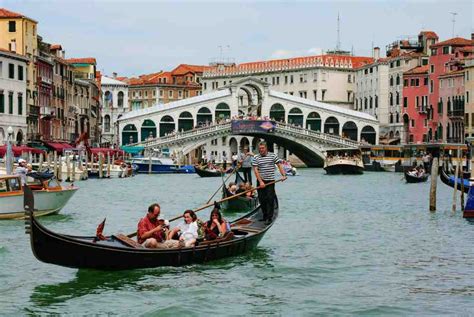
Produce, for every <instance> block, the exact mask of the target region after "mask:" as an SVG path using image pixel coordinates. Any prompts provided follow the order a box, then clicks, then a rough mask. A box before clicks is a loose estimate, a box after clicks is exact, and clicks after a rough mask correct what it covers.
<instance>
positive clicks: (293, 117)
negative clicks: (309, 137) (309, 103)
mask: <svg viewBox="0 0 474 317" xmlns="http://www.w3.org/2000/svg"><path fill="white" fill-rule="evenodd" d="M303 122H304V116H303V111H301V109H300V108H297V107H294V108H291V109H290V111H289V112H288V123H289V124H294V125H296V126H298V127H303Z"/></svg>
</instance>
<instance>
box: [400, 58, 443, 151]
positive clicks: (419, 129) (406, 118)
mask: <svg viewBox="0 0 474 317" xmlns="http://www.w3.org/2000/svg"><path fill="white" fill-rule="evenodd" d="M428 68H429V66H428V65H424V66H418V67H415V68H412V69H410V70H409V71H407V72H405V73H404V74H403V107H402V114H403V122H404V124H405V131H407V135H408V139H407V140H406V141H407V143H421V142H427V141H428V140H431V139H433V132H434V131H435V130H436V124H435V123H433V120H431V119H432V116H433V113H434V109H433V106H431V105H429V103H428V95H429V89H428V86H429V85H428Z"/></svg>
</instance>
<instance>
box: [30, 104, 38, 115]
mask: <svg viewBox="0 0 474 317" xmlns="http://www.w3.org/2000/svg"><path fill="white" fill-rule="evenodd" d="M39 114H40V110H39V107H37V106H29V107H28V116H39Z"/></svg>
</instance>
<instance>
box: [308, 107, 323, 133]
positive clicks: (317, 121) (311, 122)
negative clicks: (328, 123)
mask: <svg viewBox="0 0 474 317" xmlns="http://www.w3.org/2000/svg"><path fill="white" fill-rule="evenodd" d="M306 129H309V130H313V131H319V132H320V131H321V116H320V115H319V113H317V112H314V111H313V112H311V113H310V114H309V115H308V116H307V117H306Z"/></svg>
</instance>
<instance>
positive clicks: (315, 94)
mask: <svg viewBox="0 0 474 317" xmlns="http://www.w3.org/2000/svg"><path fill="white" fill-rule="evenodd" d="M313 95H314V100H318V90H313Z"/></svg>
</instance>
